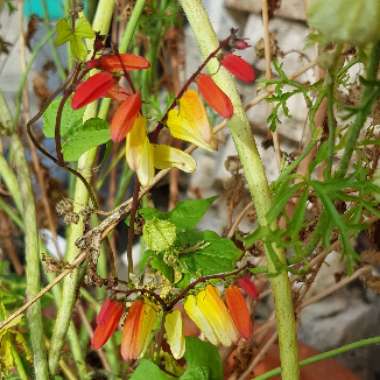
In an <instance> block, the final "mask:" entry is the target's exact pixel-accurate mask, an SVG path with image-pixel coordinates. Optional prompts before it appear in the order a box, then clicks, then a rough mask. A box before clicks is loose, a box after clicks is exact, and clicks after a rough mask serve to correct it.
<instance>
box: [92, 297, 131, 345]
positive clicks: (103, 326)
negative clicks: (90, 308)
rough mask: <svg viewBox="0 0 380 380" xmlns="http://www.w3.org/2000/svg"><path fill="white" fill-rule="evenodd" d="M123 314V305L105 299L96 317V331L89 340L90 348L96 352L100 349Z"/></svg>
mask: <svg viewBox="0 0 380 380" xmlns="http://www.w3.org/2000/svg"><path fill="white" fill-rule="evenodd" d="M123 312H124V304H123V303H121V302H118V301H115V300H112V299H110V298H107V299H106V300H105V301H104V302H103V305H102V307H101V309H100V312H99V314H98V316H97V317H96V329H95V331H94V335H93V337H92V339H91V347H92V348H93V349H94V350H98V349H99V348H100V347H102V346H103V345H104V344H105V343H106V342H107V341H108V339H109V338H110V337H111V336H112V334H113V333H114V332H115V330H116V329H117V326H118V325H119V321H120V318H121V316H122V314H123Z"/></svg>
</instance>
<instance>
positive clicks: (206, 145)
mask: <svg viewBox="0 0 380 380" xmlns="http://www.w3.org/2000/svg"><path fill="white" fill-rule="evenodd" d="M167 126H168V128H169V130H170V133H171V135H172V136H174V137H175V138H177V139H180V140H184V141H188V142H190V143H193V144H195V145H197V146H199V147H201V148H203V149H206V150H209V151H214V150H215V148H216V141H215V137H214V134H213V133H212V129H211V127H210V124H209V121H208V118H207V114H206V110H205V108H204V107H203V104H202V102H201V100H200V99H199V96H198V94H197V92H196V91H193V90H187V91H186V92H185V93H184V94H183V96H182V97H181V99H180V100H179V109H172V110H170V111H169V114H168V120H167Z"/></svg>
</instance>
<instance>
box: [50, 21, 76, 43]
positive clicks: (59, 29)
mask: <svg viewBox="0 0 380 380" xmlns="http://www.w3.org/2000/svg"><path fill="white" fill-rule="evenodd" d="M55 30H56V36H55V39H54V44H55V46H60V45H62V44H64V43H65V42H67V41H70V39H71V37H72V35H73V31H72V29H71V25H70V23H69V22H68V20H66V19H65V18H62V19H61V20H59V21H58V22H57V24H56V26H55Z"/></svg>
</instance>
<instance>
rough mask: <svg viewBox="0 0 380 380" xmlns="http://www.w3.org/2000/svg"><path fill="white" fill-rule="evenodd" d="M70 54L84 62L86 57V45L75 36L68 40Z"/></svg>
mask: <svg viewBox="0 0 380 380" xmlns="http://www.w3.org/2000/svg"><path fill="white" fill-rule="evenodd" d="M70 51H71V54H72V55H73V56H74V57H75V58H77V59H78V60H80V61H84V60H85V59H86V57H87V55H88V50H87V46H86V43H85V42H84V41H83V40H82V39H81V38H80V37H78V36H77V35H73V36H72V37H71V39H70Z"/></svg>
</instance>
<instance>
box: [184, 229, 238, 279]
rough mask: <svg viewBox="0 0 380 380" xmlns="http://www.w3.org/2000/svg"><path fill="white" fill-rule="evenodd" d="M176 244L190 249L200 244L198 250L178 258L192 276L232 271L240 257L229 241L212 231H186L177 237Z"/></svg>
mask: <svg viewBox="0 0 380 380" xmlns="http://www.w3.org/2000/svg"><path fill="white" fill-rule="evenodd" d="M178 242H180V244H182V245H187V246H190V247H191V246H196V244H197V243H200V242H201V243H202V244H201V245H200V247H199V249H197V250H195V251H193V252H190V253H183V254H181V255H180V257H179V261H180V262H181V263H182V264H183V265H184V267H185V268H187V270H188V271H190V272H192V273H194V274H197V273H200V274H202V275H208V274H214V273H222V272H228V271H232V270H233V269H234V268H235V264H236V261H237V260H239V258H240V256H241V252H240V250H239V249H238V248H237V247H236V246H235V244H234V243H233V242H232V241H231V240H230V239H225V238H221V237H220V236H219V235H218V234H217V233H215V232H214V231H202V232H201V231H195V230H194V231H186V232H185V233H183V234H179V235H178Z"/></svg>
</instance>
